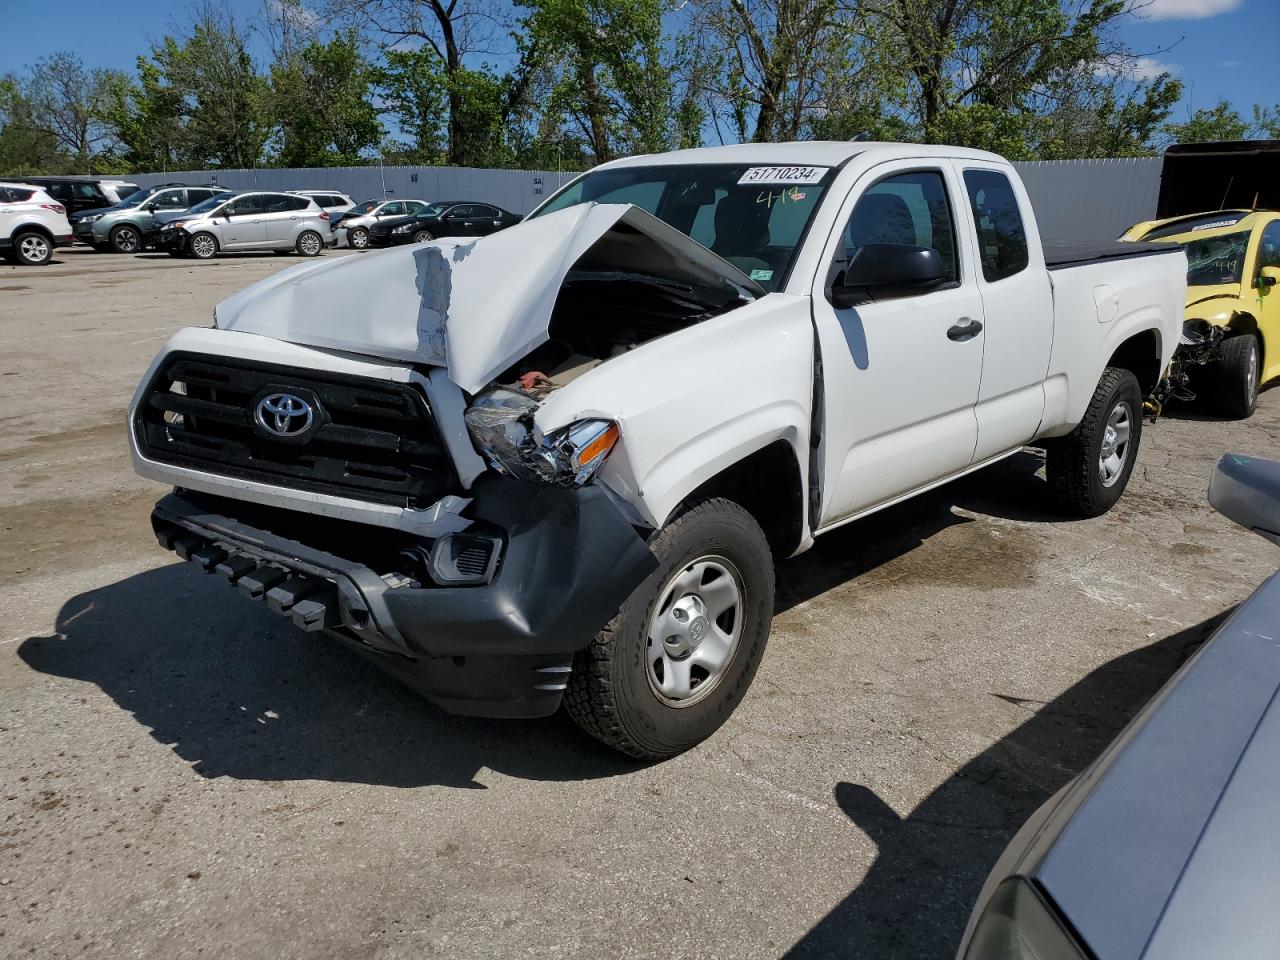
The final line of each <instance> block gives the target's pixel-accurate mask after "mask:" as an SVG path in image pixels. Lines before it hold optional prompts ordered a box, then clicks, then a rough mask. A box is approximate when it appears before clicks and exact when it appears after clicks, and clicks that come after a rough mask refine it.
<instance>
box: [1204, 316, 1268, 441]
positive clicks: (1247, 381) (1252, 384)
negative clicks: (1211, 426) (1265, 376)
mask: <svg viewBox="0 0 1280 960" xmlns="http://www.w3.org/2000/svg"><path fill="white" fill-rule="evenodd" d="M1261 370H1262V351H1261V350H1260V349H1259V344H1258V338H1257V337H1255V336H1254V335H1253V334H1251V333H1242V334H1240V335H1239V336H1235V337H1231V338H1230V339H1228V340H1225V341H1223V344H1222V348H1221V350H1220V352H1219V354H1218V363H1217V364H1216V366H1215V367H1214V368H1213V370H1212V373H1211V374H1210V394H1211V396H1212V399H1213V405H1214V406H1215V407H1216V408H1217V409H1218V411H1219V412H1220V413H1221V414H1222V415H1223V416H1226V417H1231V418H1232V419H1233V420H1244V419H1245V418H1246V417H1251V416H1253V411H1254V410H1255V409H1256V408H1257V406H1258V377H1259V374H1260V372H1261Z"/></svg>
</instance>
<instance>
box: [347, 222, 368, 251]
mask: <svg viewBox="0 0 1280 960" xmlns="http://www.w3.org/2000/svg"><path fill="white" fill-rule="evenodd" d="M347 246H349V247H351V248H352V249H355V250H363V249H365V248H366V247H368V246H369V231H368V230H366V229H365V228H364V227H354V228H352V229H351V230H348V231H347Z"/></svg>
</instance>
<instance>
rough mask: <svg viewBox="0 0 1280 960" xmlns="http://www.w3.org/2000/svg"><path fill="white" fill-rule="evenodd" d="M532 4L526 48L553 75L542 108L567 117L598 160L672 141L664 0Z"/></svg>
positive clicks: (544, 1) (543, 0) (656, 147)
mask: <svg viewBox="0 0 1280 960" xmlns="http://www.w3.org/2000/svg"><path fill="white" fill-rule="evenodd" d="M526 6H527V7H528V9H529V11H530V14H529V17H528V19H527V21H526V22H525V24H524V28H525V32H526V35H527V37H528V45H527V47H526V51H535V52H536V56H537V57H539V58H541V60H542V62H543V63H544V64H546V65H548V68H549V71H550V74H551V83H550V90H549V98H548V102H547V104H546V105H545V108H544V109H545V110H546V111H547V112H549V113H552V114H562V115H564V116H565V117H566V118H567V120H568V121H569V123H570V124H571V125H572V126H573V127H574V129H575V132H576V133H577V134H578V135H579V136H580V137H581V138H582V139H583V140H584V141H585V142H586V143H587V144H588V146H589V149H590V151H591V156H592V159H593V161H594V162H595V163H604V162H605V161H607V160H610V159H612V158H613V157H615V156H618V155H619V154H626V153H637V152H639V153H643V152H653V151H657V150H662V149H666V148H667V147H669V146H672V145H673V144H674V142H675V140H676V139H677V138H676V137H675V136H673V132H674V131H673V126H674V121H675V117H674V107H673V102H672V98H673V85H672V82H671V79H670V75H669V66H668V63H667V62H666V61H665V58H664V50H663V33H662V12H663V3H662V0H528V2H527V3H526ZM525 59H526V62H527V61H528V59H529V54H528V53H526V58H525Z"/></svg>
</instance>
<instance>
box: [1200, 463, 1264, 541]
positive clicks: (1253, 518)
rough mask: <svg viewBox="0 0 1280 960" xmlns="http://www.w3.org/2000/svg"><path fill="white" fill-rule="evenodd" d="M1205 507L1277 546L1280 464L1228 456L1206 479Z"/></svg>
mask: <svg viewBox="0 0 1280 960" xmlns="http://www.w3.org/2000/svg"><path fill="white" fill-rule="evenodd" d="M1209 503H1210V504H1211V505H1212V506H1213V509H1215V510H1217V511H1218V512H1219V513H1220V514H1222V515H1223V516H1224V517H1226V518H1227V519H1228V520H1234V521H1235V522H1236V523H1238V524H1240V526H1242V527H1245V528H1247V529H1249V530H1252V531H1253V532H1254V533H1256V534H1259V535H1260V536H1263V537H1266V538H1267V539H1268V540H1270V541H1271V542H1272V543H1275V544H1277V545H1280V462H1278V461H1275V460H1263V459H1261V458H1260V457H1246V456H1244V455H1243V454H1239V453H1228V454H1227V455H1226V456H1224V457H1223V458H1222V459H1221V460H1219V461H1218V465H1217V466H1216V467H1214V468H1213V475H1212V476H1211V477H1210V478H1209Z"/></svg>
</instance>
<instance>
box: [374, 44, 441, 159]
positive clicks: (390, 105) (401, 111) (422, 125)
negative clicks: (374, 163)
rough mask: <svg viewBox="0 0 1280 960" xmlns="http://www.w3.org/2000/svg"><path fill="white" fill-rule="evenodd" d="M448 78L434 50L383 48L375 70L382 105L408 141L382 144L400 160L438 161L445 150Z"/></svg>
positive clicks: (426, 48)
mask: <svg viewBox="0 0 1280 960" xmlns="http://www.w3.org/2000/svg"><path fill="white" fill-rule="evenodd" d="M447 90H448V81H447V79H446V78H445V76H444V71H443V70H442V69H441V61H440V58H439V57H438V56H436V53H435V51H434V50H432V49H431V48H430V47H423V48H421V49H418V50H387V51H386V52H385V53H384V55H383V64H382V67H381V69H380V70H379V71H378V93H379V96H380V98H381V101H382V104H383V109H384V110H385V111H386V113H387V114H389V115H390V116H391V117H392V118H393V119H394V120H395V125H396V127H397V128H398V129H399V130H400V131H401V132H402V133H404V134H407V135H408V137H409V142H408V143H407V144H406V143H392V144H388V145H387V146H384V148H383V152H384V153H388V152H390V153H393V154H394V155H395V156H396V158H397V159H399V160H400V161H401V162H408V163H440V162H441V161H443V160H444V158H445V156H446V154H447V152H448V138H449V132H448V123H449V121H448V105H447V100H448V94H447Z"/></svg>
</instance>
